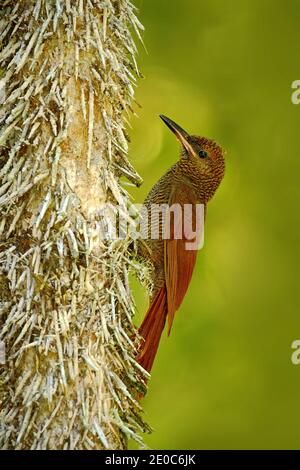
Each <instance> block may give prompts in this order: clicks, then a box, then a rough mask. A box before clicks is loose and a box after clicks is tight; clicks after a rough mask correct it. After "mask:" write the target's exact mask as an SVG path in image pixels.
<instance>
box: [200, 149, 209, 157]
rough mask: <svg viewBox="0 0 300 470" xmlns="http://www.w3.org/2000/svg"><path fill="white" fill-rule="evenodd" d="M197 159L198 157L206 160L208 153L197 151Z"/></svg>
mask: <svg viewBox="0 0 300 470" xmlns="http://www.w3.org/2000/svg"><path fill="white" fill-rule="evenodd" d="M199 157H200V158H207V157H208V153H207V152H205V150H200V151H199Z"/></svg>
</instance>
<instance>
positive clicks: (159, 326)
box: [136, 114, 225, 373]
mask: <svg viewBox="0 0 300 470" xmlns="http://www.w3.org/2000/svg"><path fill="white" fill-rule="evenodd" d="M159 117H160V118H161V119H162V121H163V122H164V123H165V124H166V125H167V127H168V128H169V129H170V130H171V131H172V133H174V135H175V137H176V138H177V140H178V141H179V143H180V147H181V148H180V157H179V160H178V161H177V162H176V163H175V164H173V166H172V167H171V168H170V169H169V170H168V171H167V172H166V173H165V174H164V175H163V176H162V177H161V178H160V179H159V180H158V181H157V183H156V184H155V185H154V186H153V188H152V189H151V190H150V192H149V194H148V196H147V197H146V199H145V201H144V205H143V207H145V208H146V214H147V217H146V219H147V223H148V225H149V229H147V237H144V239H142V240H140V241H139V245H138V255H139V257H140V258H141V259H142V260H143V261H145V262H147V263H148V264H150V266H151V271H150V272H151V278H152V285H153V288H152V292H151V296H150V304H149V308H148V310H147V312H146V315H145V318H144V320H143V322H142V324H141V326H140V327H139V329H138V337H139V338H140V340H139V344H138V347H137V355H136V361H137V363H139V364H140V366H142V368H143V369H144V370H146V371H147V372H149V373H150V372H151V369H152V366H153V362H154V359H155V356H156V353H157V350H158V346H159V342H160V338H161V335H162V332H163V330H164V327H165V324H166V321H167V323H168V335H169V334H170V331H171V327H172V324H173V320H174V316H175V312H176V311H177V310H178V309H179V307H180V305H181V303H182V301H183V299H184V296H185V294H186V292H187V289H188V287H189V284H190V281H191V278H192V274H193V271H194V266H195V262H196V258H197V252H198V244H199V239H198V238H197V237H198V235H199V232H202V231H203V229H204V219H205V218H206V206H207V203H208V202H209V201H210V200H211V199H212V197H213V196H214V194H215V192H216V190H217V189H218V187H219V185H220V183H221V181H222V179H223V177H224V173H225V159H224V153H225V152H224V151H223V149H222V147H221V146H220V145H218V144H217V143H216V142H215V141H214V140H212V139H209V138H206V137H199V136H195V135H190V134H188V133H187V132H186V131H185V130H184V129H182V128H181V127H180V126H179V125H178V124H176V123H175V122H174V121H172V120H171V119H169V118H168V117H166V116H164V115H162V114H161V115H160V116H159ZM161 205H166V206H165V207H173V206H174V205H175V206H176V207H179V208H181V209H182V210H183V212H184V208H185V207H187V206H188V207H190V208H191V210H190V211H189V215H188V216H187V217H183V218H181V219H180V217H178V218H177V219H176V217H175V215H176V214H173V212H172V213H170V215H169V218H166V217H165V218H164V217H163V216H162V215H161V214H160V215H159V217H156V218H154V217H153V216H152V215H151V217H150V214H151V210H152V212H153V211H154V209H153V208H157V207H161ZM199 206H200V207H202V208H203V213H204V216H203V217H202V218H201V220H200V221H199V220H198V219H200V216H199V213H198V211H197V210H196V208H197V207H199ZM156 210H157V209H156ZM154 212H155V211H154ZM200 214H201V213H200ZM197 220H198V222H199V223H198V225H197ZM187 221H188V222H189V223H187V224H186V222H187ZM149 222H150V223H149ZM167 222H168V224H169V225H170V226H169V228H168V227H166V224H167ZM154 223H155V224H156V225H155V227H154V226H153V224H154ZM184 224H186V225H187V226H189V227H188V229H187V231H186V228H185V227H183V225H184ZM150 229H151V230H150ZM153 229H155V230H156V231H158V236H155V237H154V238H153V237H152V233H153ZM166 229H168V230H169V231H168V230H166ZM178 229H180V230H179V232H180V235H179V236H178V234H176V230H177V231H178ZM155 230H154V232H155ZM195 230H197V233H195ZM149 231H151V233H150V235H149ZM166 234H167V235H168V236H164V235H166ZM188 242H194V243H196V245H194V246H193V249H191V247H189V248H188V247H187V245H188Z"/></svg>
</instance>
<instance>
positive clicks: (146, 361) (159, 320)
mask: <svg viewBox="0 0 300 470" xmlns="http://www.w3.org/2000/svg"><path fill="white" fill-rule="evenodd" d="M167 311H168V310H167V292H166V287H165V286H163V287H162V288H161V289H160V290H159V291H158V293H157V294H156V296H155V297H154V299H153V301H152V303H151V305H150V307H149V309H148V311H147V313H146V316H145V318H144V321H143V323H142V324H141V326H140V328H139V334H140V335H141V337H142V343H141V346H140V351H139V354H138V357H137V359H136V360H137V362H138V363H139V364H140V365H141V366H142V367H143V368H144V369H145V370H147V371H148V372H150V371H151V368H152V365H153V362H154V359H155V356H156V352H157V349H158V345H159V341H160V337H161V334H162V331H163V329H164V326H165V322H166V317H167Z"/></svg>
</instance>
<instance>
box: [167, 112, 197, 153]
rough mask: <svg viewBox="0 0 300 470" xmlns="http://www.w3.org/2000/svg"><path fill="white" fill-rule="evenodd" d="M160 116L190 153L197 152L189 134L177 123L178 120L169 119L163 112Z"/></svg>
mask: <svg viewBox="0 0 300 470" xmlns="http://www.w3.org/2000/svg"><path fill="white" fill-rule="evenodd" d="M159 117H160V118H161V119H162V120H163V121H164V123H165V124H166V126H168V128H169V129H170V130H171V131H172V132H173V133H174V134H175V136H176V138H177V139H178V140H179V142H180V143H181V144H182V145H183V146H184V147H185V148H186V150H187V151H188V153H189V154H191V155H193V154H194V153H195V152H194V149H193V147H192V146H191V144H190V143H189V134H188V133H187V132H186V131H185V130H184V129H182V127H180V126H179V125H178V124H176V122H174V121H172V119H169V118H168V117H166V116H164V115H163V114H160V115H159Z"/></svg>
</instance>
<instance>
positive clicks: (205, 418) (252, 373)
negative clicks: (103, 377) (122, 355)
mask: <svg viewBox="0 0 300 470" xmlns="http://www.w3.org/2000/svg"><path fill="white" fill-rule="evenodd" d="M135 4H136V6H137V7H138V8H139V11H140V13H139V17H140V19H141V21H142V23H143V24H144V26H145V28H146V32H145V34H144V35H143V38H144V41H145V44H146V47H147V51H148V53H147V54H146V52H145V51H144V50H143V48H142V47H140V53H139V63H140V67H141V69H142V72H143V74H144V76H145V79H144V80H140V81H139V86H138V88H137V94H136V97H137V101H138V102H139V103H140V105H141V108H140V109H138V108H137V112H138V115H139V117H138V118H133V119H132V121H131V122H132V125H133V129H132V130H131V131H130V136H131V141H132V142H131V158H132V162H133V163H134V165H135V167H136V169H137V170H138V171H139V173H140V174H141V175H142V177H143V178H144V184H143V186H142V188H140V189H136V190H135V189H132V190H131V194H132V196H133V198H134V199H135V201H136V202H142V201H143V199H144V197H145V196H146V194H147V193H148V191H149V189H150V188H151V187H152V185H153V184H154V183H155V182H156V181H157V179H158V178H159V177H160V176H161V175H162V174H163V173H164V172H165V171H166V170H167V169H168V168H169V167H170V166H171V165H172V164H173V163H174V162H175V161H176V159H177V158H178V152H179V148H178V144H177V142H176V140H175V139H174V136H173V135H172V134H171V132H169V130H168V129H167V127H166V126H165V125H164V124H163V123H162V122H161V121H160V119H159V118H158V114H160V113H163V114H165V115H167V116H169V117H171V118H172V119H174V120H175V121H176V122H178V123H179V124H180V125H181V126H182V127H184V128H186V130H188V131H190V132H191V133H195V134H200V135H205V136H207V137H211V138H214V139H216V140H217V141H218V142H219V143H220V144H221V145H222V146H223V147H224V148H225V149H226V150H227V155H226V161H227V172H226V177H225V179H224V182H223V184H222V186H221V187H220V189H219V190H218V192H217V194H216V196H215V198H214V199H213V201H212V202H211V203H210V204H209V206H208V212H207V221H206V229H205V246H204V249H203V250H202V251H201V252H200V253H199V256H198V262H197V266H196V271H195V274H194V277H193V280H192V284H191V286H190V289H189V291H188V294H187V296H186V298H185V301H184V303H183V305H182V307H181V309H180V311H179V312H178V313H177V315H176V319H175V324H174V326H173V330H172V334H171V336H170V338H167V337H166V334H165V333H164V335H163V338H162V341H161V346H160V349H159V353H158V357H157V360H156V362H155V365H154V368H153V377H152V379H151V383H150V388H149V393H148V396H147V397H146V398H145V400H144V405H145V410H146V416H145V417H146V419H147V420H148V422H149V423H150V424H151V425H152V427H153V428H154V430H155V431H154V433H153V434H152V435H149V436H146V438H145V440H146V443H147V444H148V445H149V446H150V447H151V448H153V449H177V448H179V449H193V448H194V449H216V448H221V449H232V448H245V449H246V448H272V449H274V448H298V449H299V448H300V365H299V366H296V365H293V364H292V362H291V354H292V349H291V343H292V341H293V340H295V339H300V305H299V303H300V302H299V292H300V286H299V270H300V266H299V264H300V263H299V260H300V249H299V230H300V220H299V200H300V197H299V196H300V189H299V185H300V177H299V173H300V135H299V134H300V105H299V106H295V105H293V104H292V103H291V93H292V90H291V83H292V81H294V80H296V79H300V49H299V44H300V29H299V24H300V4H299V1H298V0H285V1H282V0H280V1H279V0H226V1H225V0H172V1H170V0H149V1H146V0H136V1H135ZM132 284H133V288H134V294H135V298H136V302H137V307H138V315H137V318H136V321H137V322H139V321H140V320H141V318H142V316H143V315H144V313H145V310H146V308H147V304H148V301H147V295H146V292H145V291H144V290H143V289H142V288H141V287H140V286H139V285H138V284H137V282H136V281H134V280H133V283H132ZM133 447H134V445H133Z"/></svg>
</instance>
